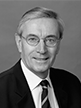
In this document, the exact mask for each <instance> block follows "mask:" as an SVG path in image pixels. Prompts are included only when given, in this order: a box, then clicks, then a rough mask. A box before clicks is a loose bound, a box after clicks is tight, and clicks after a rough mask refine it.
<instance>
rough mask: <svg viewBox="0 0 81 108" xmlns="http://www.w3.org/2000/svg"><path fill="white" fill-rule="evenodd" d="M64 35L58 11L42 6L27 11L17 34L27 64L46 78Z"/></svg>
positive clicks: (18, 45)
mask: <svg viewBox="0 0 81 108" xmlns="http://www.w3.org/2000/svg"><path fill="white" fill-rule="evenodd" d="M62 35H63V22H62V20H61V19H60V18H59V16H58V14H57V13H55V12H53V11H51V10H49V9H46V8H41V7H36V8H33V9H31V10H29V11H27V12H26V13H25V14H24V15H23V16H22V18H21V20H20V23H19V25H18V29H17V33H16V34H15V40H16V43H17V47H18V50H19V52H20V54H21V59H22V61H23V63H24V64H25V66H26V67H27V68H28V69H29V70H31V71H32V72H33V73H34V74H36V75H37V76H39V77H41V78H45V77H46V76H47V74H48V69H49V68H50V67H51V66H52V65H53V63H54V61H55V58H56V55H57V54H58V51H59V47H60V41H61V39H62Z"/></svg>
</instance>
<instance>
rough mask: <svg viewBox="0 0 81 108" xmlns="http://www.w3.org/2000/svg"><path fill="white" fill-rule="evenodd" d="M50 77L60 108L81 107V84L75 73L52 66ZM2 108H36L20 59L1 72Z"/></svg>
mask: <svg viewBox="0 0 81 108" xmlns="http://www.w3.org/2000/svg"><path fill="white" fill-rule="evenodd" d="M50 78H51V81H52V84H53V87H54V92H55V96H56V99H57V102H58V105H59V108H81V84H80V82H79V80H78V79H77V78H76V77H75V76H74V75H72V74H71V73H69V72H67V71H64V70H60V69H53V68H51V74H50ZM31 80H32V79H31ZM0 108H35V105H34V101H33V99H32V95H31V92H30V89H29V86H28V84H27V81H26V79H25V77H24V74H23V72H22V69H21V66H20V61H19V62H18V63H17V64H16V65H15V66H13V67H12V68H11V69H9V70H7V71H5V72H2V73H1V74H0Z"/></svg>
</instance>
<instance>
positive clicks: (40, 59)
mask: <svg viewBox="0 0 81 108" xmlns="http://www.w3.org/2000/svg"><path fill="white" fill-rule="evenodd" d="M33 58H34V59H35V60H37V61H46V60H48V59H49V57H46V58H38V57H33Z"/></svg>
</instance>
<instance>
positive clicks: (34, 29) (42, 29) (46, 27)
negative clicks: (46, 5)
mask: <svg viewBox="0 0 81 108" xmlns="http://www.w3.org/2000/svg"><path fill="white" fill-rule="evenodd" d="M22 31H23V35H28V34H36V35H50V34H53V35H56V33H57V32H58V22H57V21H56V20H55V19H52V18H39V19H32V20H28V21H26V22H25V23H24V24H23V25H22Z"/></svg>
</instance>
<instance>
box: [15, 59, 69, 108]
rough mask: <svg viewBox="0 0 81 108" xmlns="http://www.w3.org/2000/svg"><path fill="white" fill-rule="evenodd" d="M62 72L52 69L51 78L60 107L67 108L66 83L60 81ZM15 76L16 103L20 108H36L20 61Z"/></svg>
mask: <svg viewBox="0 0 81 108" xmlns="http://www.w3.org/2000/svg"><path fill="white" fill-rule="evenodd" d="M59 74H60V72H59V71H58V70H56V69H52V68H51V69H50V78H51V82H52V85H53V87H54V93H55V96H56V99H57V102H58V105H59V108H67V99H68V96H67V93H66V91H65V90H64V82H63V80H61V79H60V75H59ZM14 75H15V78H16V87H15V88H16V89H15V94H14V97H16V98H15V103H16V104H17V106H18V108H27V106H28V107H30V108H35V105H34V101H33V98H32V94H31V91H30V89H29V86H28V84H27V81H26V78H25V76H24V74H23V72H22V69H21V65H20V60H19V62H18V63H17V64H16V65H15V68H14Z"/></svg>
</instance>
